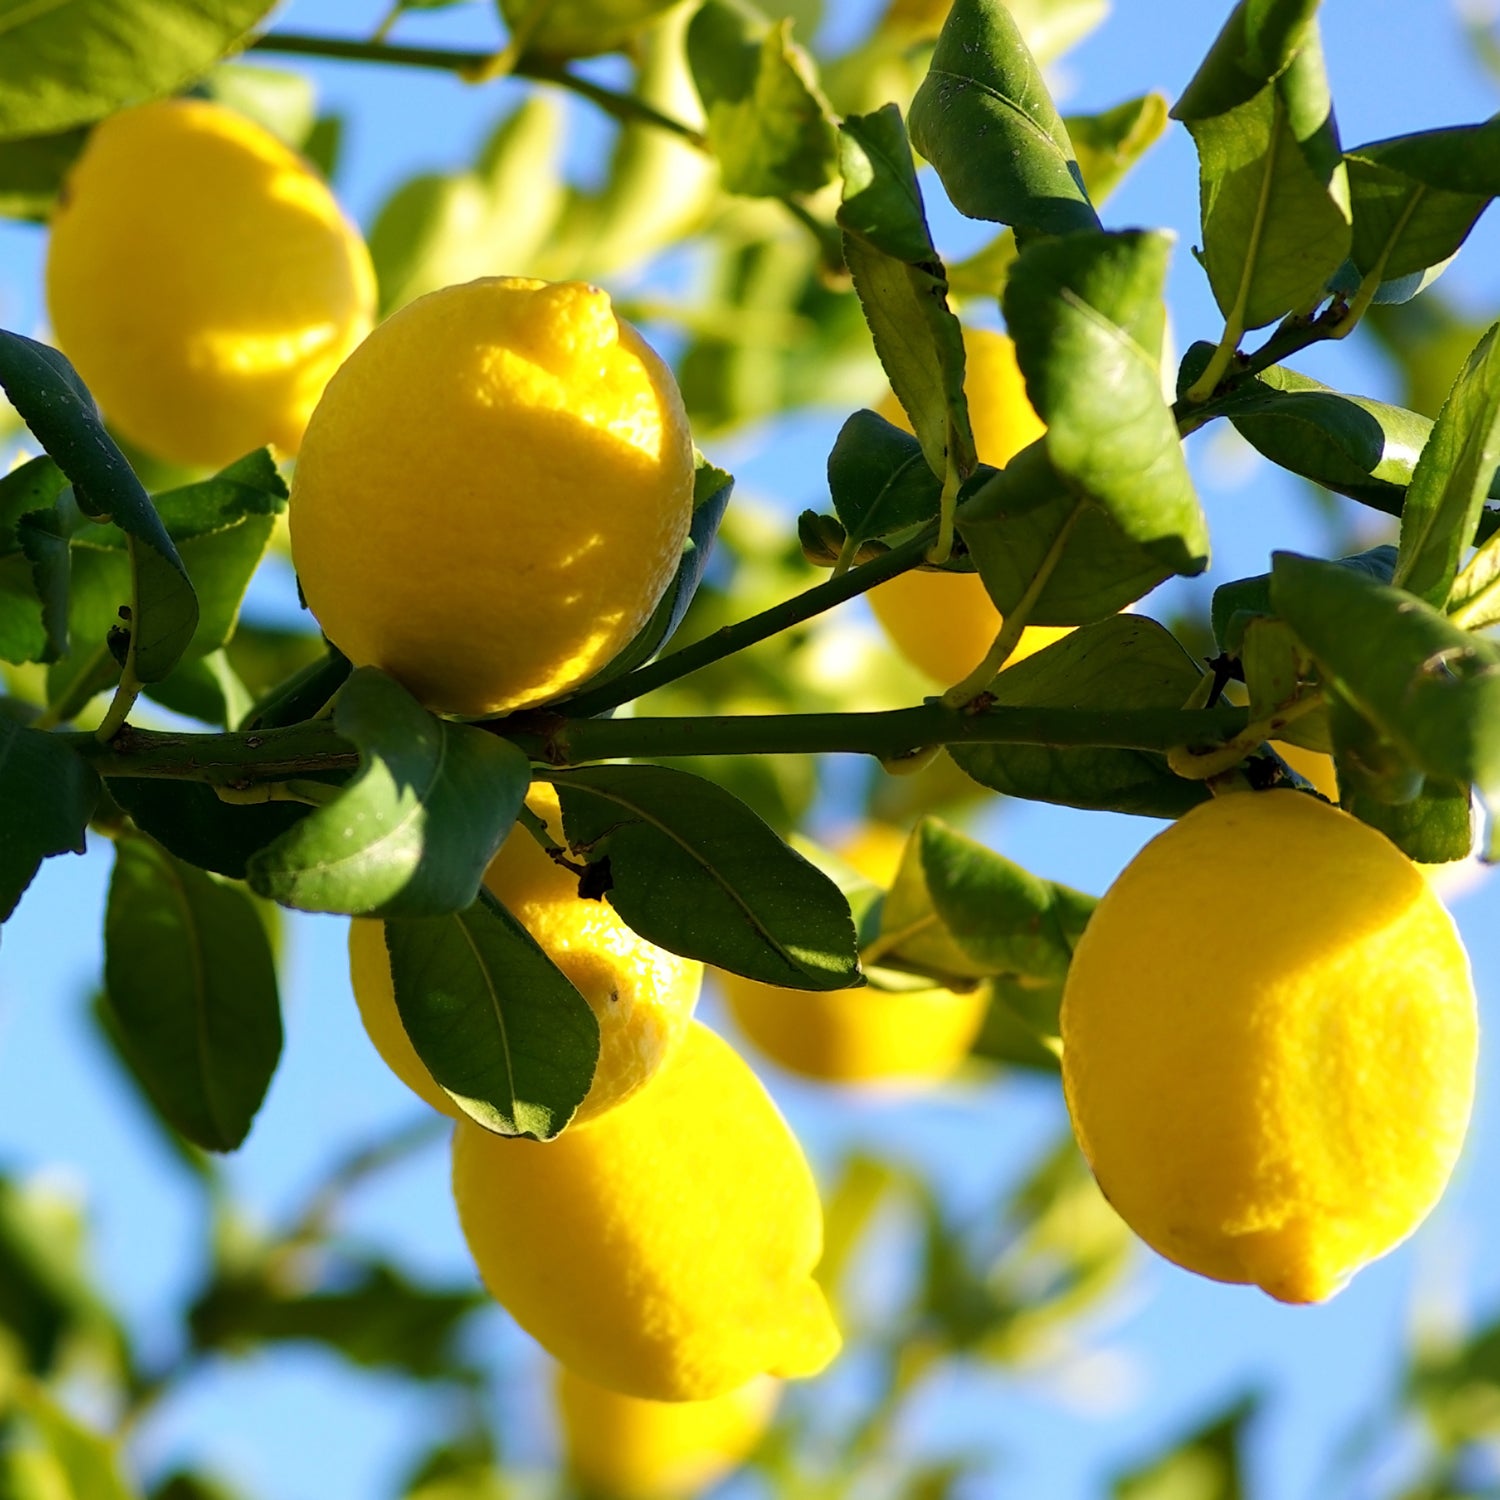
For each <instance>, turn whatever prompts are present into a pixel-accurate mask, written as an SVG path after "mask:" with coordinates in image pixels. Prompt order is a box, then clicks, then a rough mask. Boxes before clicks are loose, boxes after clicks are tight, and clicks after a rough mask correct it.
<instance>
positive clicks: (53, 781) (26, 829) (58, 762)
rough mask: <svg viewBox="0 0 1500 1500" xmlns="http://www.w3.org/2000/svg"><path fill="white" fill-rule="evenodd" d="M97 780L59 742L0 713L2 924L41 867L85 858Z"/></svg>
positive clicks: (82, 763) (86, 765)
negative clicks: (55, 858)
mask: <svg viewBox="0 0 1500 1500" xmlns="http://www.w3.org/2000/svg"><path fill="white" fill-rule="evenodd" d="M98 799H99V778H98V776H96V775H95V774H94V770H93V768H92V767H91V766H90V765H89V764H88V762H87V761H85V760H84V759H82V758H81V757H80V756H78V755H75V754H74V753H73V751H71V750H70V749H69V748H68V747H67V746H66V745H65V744H64V743H63V742H62V741H61V740H60V739H58V738H57V737H56V736H54V735H50V734H44V733H42V732H41V731H39V730H35V729H23V728H22V727H21V726H20V725H19V724H17V723H16V721H15V720H14V719H11V718H7V717H6V716H5V715H3V714H0V922H3V921H5V919H6V918H7V917H9V916H10V914H11V913H12V912H13V911H14V910H15V909H16V903H17V902H18V901H19V900H20V899H21V895H22V892H24V891H25V889H26V887H27V886H28V885H30V884H31V881H32V877H33V876H34V875H35V874H36V872H37V870H38V868H39V867H40V866H41V863H42V861H43V860H44V859H46V858H47V857H48V856H49V855H53V854H82V853H83V842H84V841H83V834H84V829H86V828H87V827H88V822H89V819H90V818H91V817H93V815H94V806H95V803H96V802H97V801H98Z"/></svg>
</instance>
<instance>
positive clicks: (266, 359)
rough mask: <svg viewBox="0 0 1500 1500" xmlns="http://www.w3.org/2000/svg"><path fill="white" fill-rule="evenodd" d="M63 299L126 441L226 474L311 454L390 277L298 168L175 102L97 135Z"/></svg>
mask: <svg viewBox="0 0 1500 1500" xmlns="http://www.w3.org/2000/svg"><path fill="white" fill-rule="evenodd" d="M47 303H48V308H49V310H50V313H51V317H52V326H53V328H54V330H55V332H56V335H57V342H58V344H59V346H60V347H61V348H62V350H63V352H64V353H65V354H66V355H67V356H68V358H69V359H71V360H72V361H73V363H74V365H75V366H76V367H77V369H78V373H79V374H80V375H81V376H82V377H83V380H84V383H85V384H86V385H87V386H88V387H89V389H90V390H91V391H92V392H93V394H94V396H95V398H96V399H97V400H98V402H99V405H100V407H101V408H102V409H103V411H104V414H105V415H106V416H107V417H108V418H109V419H110V420H111V421H112V422H114V423H115V425H116V426H117V427H118V428H119V430H120V431H121V432H123V433H124V434H125V436H126V437H128V438H129V439H130V440H131V441H132V442H135V443H138V444H139V445H140V446H141V447H142V448H145V449H147V450H148V451H149V452H151V453H154V454H156V455H157V457H159V458H164V459H168V460H170V461H171V462H174V463H180V464H189V465H203V466H212V467H220V466H222V465H224V464H227V463H229V462H230V461H231V460H233V459H236V458H238V457H240V455H241V454H244V453H248V452H249V451H250V450H251V449H253V448H259V447H261V446H263V445H264V444H266V443H274V444H275V445H276V446H277V447H278V448H280V449H282V450H283V451H284V452H286V453H295V452H296V451H297V448H298V444H299V443H300V442H301V440H302V433H303V429H304V428H305V427H306V426H307V420H308V417H309V415H310V414H311V412H312V409H313V407H314V406H315V405H316V403H317V401H318V398H319V396H321V395H322V393H323V387H324V386H325V385H326V384H327V383H328V379H329V377H330V376H331V375H332V374H333V372H334V371H335V370H336V369H337V368H338V367H339V364H340V363H341V362H342V361H343V359H344V357H345V356H346V355H347V354H348V353H349V351H350V350H351V349H353V348H354V346H355V345H356V344H358V343H359V341H360V340H361V339H362V338H363V337H364V336H365V334H366V333H368V332H369V329H370V324H371V321H372V319H373V317H374V313H375V273H374V270H373V268H372V267H371V265H370V256H369V252H368V251H367V250H366V249H365V244H364V241H363V240H362V239H361V238H360V235H359V231H358V230H357V229H356V228H355V227H354V225H353V224H351V223H350V222H349V220H348V219H346V218H345V217H344V215H343V213H342V212H341V211H340V209H339V206H338V204H337V203H336V202H335V201H334V198H333V195H332V193H330V192H329V191H328V188H327V187H326V186H325V184H324V183H323V180H322V179H321V178H320V177H319V176H318V175H317V174H316V173H315V172H314V171H313V170H312V168H311V167H309V166H308V164H307V163H306V162H305V161H303V160H302V158H301V157H300V156H298V155H297V154H296V153H295V152H293V151H291V150H289V149H288V148H287V147H286V146H284V145H283V144H282V143H281V142H280V141H278V140H277V139H276V138H275V137H274V136H273V135H271V134H270V133H269V132H268V131H266V130H264V129H262V128H261V127H260V126H259V125H256V124H254V123H253V122H252V121H250V120H247V119H245V118H244V117H243V116H241V115H238V114H236V113H235V112H234V111H233V110H229V109H225V108H224V107H223V106H222V105H218V104H210V103H207V102H204V101H201V100H195V99H165V100H160V101H158V102H156V103H153V104H142V105H140V106H138V107H137V108H134V109H126V110H122V111H121V112H120V113H118V114H115V115H111V116H110V117H109V118H108V119H106V120H104V121H103V122H101V123H100V124H99V125H96V126H95V127H94V129H93V131H92V132H91V133H90V135H89V138H88V143H87V145H86V146H85V147H84V150H83V154H82V155H81V156H80V157H79V159H78V161H77V163H76V164H75V165H74V167H73V169H72V171H71V172H70V173H69V175H68V179H67V183H66V185H65V187H64V189H63V193H62V196H61V198H60V201H59V207H58V209H57V212H56V214H55V215H54V217H53V220H52V230H51V237H50V239H49V242H48V247H47Z"/></svg>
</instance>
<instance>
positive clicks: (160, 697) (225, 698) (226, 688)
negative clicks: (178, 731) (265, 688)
mask: <svg viewBox="0 0 1500 1500" xmlns="http://www.w3.org/2000/svg"><path fill="white" fill-rule="evenodd" d="M146 696H147V697H149V698H150V699H151V701H152V702H153V703H160V704H161V705H162V706H163V707H164V708H170V709H171V710H172V712H173V713H178V714H182V715H184V717H186V718H189V719H201V720H202V721H203V722H204V723H205V724H212V725H214V726H215V728H218V729H232V728H234V726H235V725H236V724H238V723H239V722H240V720H241V719H242V718H243V717H244V716H245V715H246V714H247V713H249V712H250V710H251V708H253V707H254V704H253V702H252V700H251V697H250V692H249V689H248V688H246V686H245V684H244V683H243V682H241V681H240V680H239V678H238V677H237V676H235V672H234V668H233V667H231V666H230V665H229V658H228V657H227V656H226V655H225V653H224V652H223V651H211V652H210V653H209V654H208V655H207V656H190V657H188V658H187V659H186V660H185V661H182V662H179V663H178V665H177V669H176V670H175V671H174V672H173V673H172V674H171V676H169V677H164V678H163V679H162V680H161V681H160V682H153V683H152V684H151V685H150V686H149V687H148V688H147V689H146Z"/></svg>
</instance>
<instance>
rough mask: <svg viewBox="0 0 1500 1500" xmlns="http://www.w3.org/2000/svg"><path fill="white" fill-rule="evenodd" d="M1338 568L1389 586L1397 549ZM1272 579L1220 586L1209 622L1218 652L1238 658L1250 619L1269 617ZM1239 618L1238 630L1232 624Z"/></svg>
mask: <svg viewBox="0 0 1500 1500" xmlns="http://www.w3.org/2000/svg"><path fill="white" fill-rule="evenodd" d="M1338 561H1339V566H1340V567H1345V568H1355V569H1357V570H1358V571H1360V572H1361V573H1364V574H1365V575H1366V576H1368V577H1370V578H1374V579H1378V580H1379V581H1380V582H1381V583H1389V582H1390V581H1391V578H1392V577H1393V576H1394V574H1395V571H1396V549H1395V548H1394V547H1389V546H1386V547H1372V548H1370V550H1369V551H1368V552H1359V553H1356V554H1355V555H1354V556H1353V557H1343V558H1340V559H1339V560H1338ZM1274 613H1275V611H1274V610H1273V609H1272V607H1271V575H1270V574H1269V573H1258V574H1256V575H1255V577H1253V578H1236V579H1235V580H1234V582H1233V583H1221V584H1220V585H1219V587H1218V588H1216V589H1215V590H1214V597H1213V605H1212V608H1211V611H1210V618H1211V622H1212V624H1213V631H1214V639H1215V640H1216V641H1217V642H1218V643H1219V648H1220V650H1223V651H1228V652H1230V653H1231V654H1232V655H1233V654H1237V653H1238V651H1239V647H1240V637H1241V635H1242V634H1243V631H1244V626H1245V624H1246V623H1248V621H1249V619H1250V618H1251V617H1253V616H1256V615H1270V614H1274ZM1237 618H1238V622H1239V623H1238V628H1236V626H1235V621H1236V619H1237Z"/></svg>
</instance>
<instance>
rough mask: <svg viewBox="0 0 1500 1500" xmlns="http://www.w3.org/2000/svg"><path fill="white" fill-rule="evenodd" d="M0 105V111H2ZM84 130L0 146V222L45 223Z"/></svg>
mask: <svg viewBox="0 0 1500 1500" xmlns="http://www.w3.org/2000/svg"><path fill="white" fill-rule="evenodd" d="M3 108H4V105H3V102H0V110H3ZM87 134H88V133H87V132H86V131H83V130H62V131H58V132H57V133H56V134H55V135H36V136H31V137H29V138H28V139H26V140H17V141H3V142H0V218H5V219H30V220H33V221H34V222H36V223H38V224H44V223H46V221H47V219H48V218H49V217H50V216H51V213H52V209H53V205H54V204H55V203H56V201H57V194H58V191H59V189H60V188H61V187H62V184H63V178H64V177H66V176H67V174H68V169H69V168H70V167H71V166H72V165H73V163H74V161H75V160H77V157H78V153H79V152H80V151H82V150H83V143H84V141H85V140H86V139H87Z"/></svg>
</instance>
